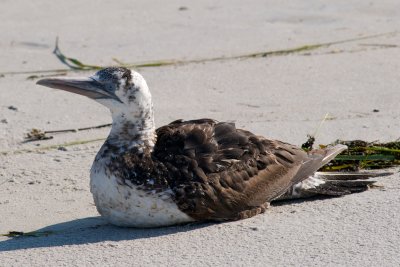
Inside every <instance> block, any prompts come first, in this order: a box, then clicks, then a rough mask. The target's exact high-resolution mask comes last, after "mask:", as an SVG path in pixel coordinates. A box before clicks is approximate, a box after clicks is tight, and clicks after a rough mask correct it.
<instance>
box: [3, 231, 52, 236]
mask: <svg viewBox="0 0 400 267" xmlns="http://www.w3.org/2000/svg"><path fill="white" fill-rule="evenodd" d="M55 233H56V232H55V231H33V232H20V231H9V232H8V233H7V234H1V236H7V237H41V236H49V235H52V234H55Z"/></svg>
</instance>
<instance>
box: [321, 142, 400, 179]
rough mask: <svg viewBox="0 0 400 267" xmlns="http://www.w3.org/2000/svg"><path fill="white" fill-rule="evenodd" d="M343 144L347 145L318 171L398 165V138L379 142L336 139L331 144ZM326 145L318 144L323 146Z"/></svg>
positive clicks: (399, 152)
mask: <svg viewBox="0 0 400 267" xmlns="http://www.w3.org/2000/svg"><path fill="white" fill-rule="evenodd" d="M336 144H343V145H346V146H347V147H348V149H347V150H346V151H343V152H342V153H340V154H339V155H337V156H336V157H335V159H333V160H332V161H331V162H330V163H328V164H327V165H325V166H323V167H322V168H321V169H320V171H326V172H329V171H346V172H348V171H350V172H351V171H360V170H376V169H387V168H393V167H399V166H400V140H396V141H393V142H387V143H380V142H378V141H374V142H367V141H363V140H351V141H345V140H337V141H335V142H333V143H332V144H331V145H336ZM324 147H326V145H320V148H324Z"/></svg>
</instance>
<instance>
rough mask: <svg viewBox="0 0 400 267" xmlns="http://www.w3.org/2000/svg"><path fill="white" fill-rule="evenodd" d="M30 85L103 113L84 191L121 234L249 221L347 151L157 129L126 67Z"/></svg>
mask: <svg viewBox="0 0 400 267" xmlns="http://www.w3.org/2000/svg"><path fill="white" fill-rule="evenodd" d="M38 84H40V85H44V86H47V87H51V88H56V89H61V90H65V91H68V92H73V93H77V94H80V95H84V96H87V97H89V98H91V99H94V100H96V101H97V102H98V103H100V104H102V105H104V106H106V107H108V108H109V109H110V111H111V115H112V119H113V123H112V128H111V132H110V134H109V136H108V138H107V140H106V141H105V143H104V144H103V146H102V147H101V149H100V151H99V152H98V153H97V156H96V158H95V160H94V163H93V165H92V168H91V173H90V189H91V192H92V194H93V197H94V202H95V204H96V207H97V210H98V211H99V213H100V214H101V215H102V216H103V217H104V218H105V219H106V220H108V221H109V222H110V223H112V224H115V225H119V226H130V227H158V226H167V225H174V224H181V223H187V222H193V221H205V220H211V221H225V220H238V219H244V218H249V217H252V216H254V215H257V214H259V213H262V212H264V211H265V209H266V207H267V206H268V205H269V203H270V202H271V201H273V200H276V199H279V198H293V197H300V196H301V193H302V192H304V193H311V194H312V193H313V190H314V191H315V189H316V188H318V187H319V186H321V185H324V184H325V182H324V181H323V180H321V179H318V177H315V176H313V175H314V173H315V172H316V171H317V170H318V169H319V168H320V167H322V166H323V165H325V164H327V163H328V162H329V161H330V160H332V159H333V158H334V157H335V156H336V155H337V154H339V153H340V152H342V151H343V150H345V149H346V146H343V145H336V146H334V147H329V148H326V149H318V150H312V151H310V152H305V151H303V150H302V149H301V148H298V147H296V146H293V145H290V144H287V143H284V142H281V141H277V140H269V139H266V138H264V137H262V136H257V135H254V134H253V133H251V132H249V131H245V130H241V129H237V128H236V127H235V125H234V124H233V123H226V122H217V121H215V120H212V119H200V120H191V121H182V120H177V121H174V122H172V123H170V124H168V125H166V126H163V127H161V128H158V129H156V128H155V125H154V116H153V105H152V100H151V94H150V91H149V88H148V86H147V84H146V81H145V80H144V78H143V77H142V76H141V75H140V74H139V73H137V72H135V71H132V70H129V69H126V68H120V67H110V68H106V69H103V70H100V71H98V72H97V73H96V74H95V75H94V76H91V77H89V78H49V79H42V80H40V81H38ZM324 190H325V191H324ZM363 190H365V189H363ZM354 191H356V190H354ZM322 192H325V193H327V194H328V195H329V193H330V194H331V195H341V194H345V193H350V192H352V190H350V189H349V190H348V189H343V188H341V189H340V188H339V190H338V189H337V188H336V189H335V188H333V189H332V188H324V189H323V190H322ZM314 193H315V192H314Z"/></svg>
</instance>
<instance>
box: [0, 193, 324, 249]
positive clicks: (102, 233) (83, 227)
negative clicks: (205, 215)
mask: <svg viewBox="0 0 400 267" xmlns="http://www.w3.org/2000/svg"><path fill="white" fill-rule="evenodd" d="M326 198H327V197H312V198H308V199H299V200H280V201H276V202H273V204H272V206H284V205H290V204H295V203H301V202H304V201H318V200H324V199H326ZM220 223H224V222H220ZM213 224H219V223H217V222H199V223H190V224H185V225H178V226H170V227H162V228H123V227H117V226H113V225H110V224H108V223H107V222H106V221H104V220H103V219H102V218H101V217H100V216H97V217H87V218H82V219H76V220H71V221H67V222H63V223H58V224H53V225H49V226H46V227H44V228H41V229H38V230H37V231H35V233H38V234H40V233H47V234H45V235H44V236H39V237H33V236H17V237H11V238H9V239H7V240H4V241H0V252H2V251H13V250H20V249H29V248H41V247H59V246H65V245H80V244H89V243H99V242H103V241H121V240H136V239H144V238H152V237H159V236H164V235H170V234H174V233H179V232H187V231H193V230H196V229H201V228H204V227H208V226H210V225H213Z"/></svg>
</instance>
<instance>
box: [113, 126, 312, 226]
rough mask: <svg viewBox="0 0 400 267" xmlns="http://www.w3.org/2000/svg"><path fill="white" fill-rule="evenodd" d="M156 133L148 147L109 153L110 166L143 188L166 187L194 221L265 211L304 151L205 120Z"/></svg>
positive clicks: (288, 180)
mask: <svg viewBox="0 0 400 267" xmlns="http://www.w3.org/2000/svg"><path fill="white" fill-rule="evenodd" d="M156 134H157V136H158V139H157V142H156V144H155V146H154V147H153V148H152V150H151V149H150V147H148V149H143V150H138V149H137V148H135V149H132V150H128V151H124V152H123V153H120V154H118V155H117V156H116V157H113V160H112V161H111V162H110V164H109V169H110V171H112V172H113V173H115V174H116V175H117V176H119V177H122V178H123V179H125V180H129V181H130V182H131V183H132V184H135V185H137V186H139V188H141V189H142V190H144V191H146V192H150V191H152V190H156V191H157V192H160V191H163V190H167V189H171V190H172V192H173V193H174V200H175V202H176V204H177V205H178V207H179V208H180V209H181V210H182V211H183V212H185V213H186V214H188V215H190V216H191V217H193V218H194V219H197V220H205V219H207V220H231V219H239V218H242V217H246V216H247V217H248V216H250V215H252V214H253V213H254V214H256V213H259V212H262V211H264V210H265V208H263V207H264V205H265V203H267V202H269V201H271V200H272V199H274V198H276V197H277V196H279V195H280V194H282V193H283V192H285V191H286V190H287V188H289V187H290V186H291V185H293V184H294V183H296V182H298V181H294V180H292V178H293V177H294V173H291V172H294V171H297V167H296V166H299V165H300V164H301V162H302V160H303V159H304V158H305V157H306V156H307V154H306V153H305V152H304V151H302V150H301V149H297V148H295V147H293V146H289V145H286V144H284V143H281V142H278V141H266V139H264V138H262V137H258V136H255V135H254V134H252V133H250V132H248V131H243V130H238V129H236V127H235V125H234V124H232V123H219V122H216V121H214V120H209V119H202V120H195V121H175V122H173V123H171V124H169V125H166V126H164V127H161V128H159V129H157V131H156ZM282 148H283V149H282ZM108 149H109V150H110V151H112V150H113V149H112V148H108ZM293 170H294V171H293Z"/></svg>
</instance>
